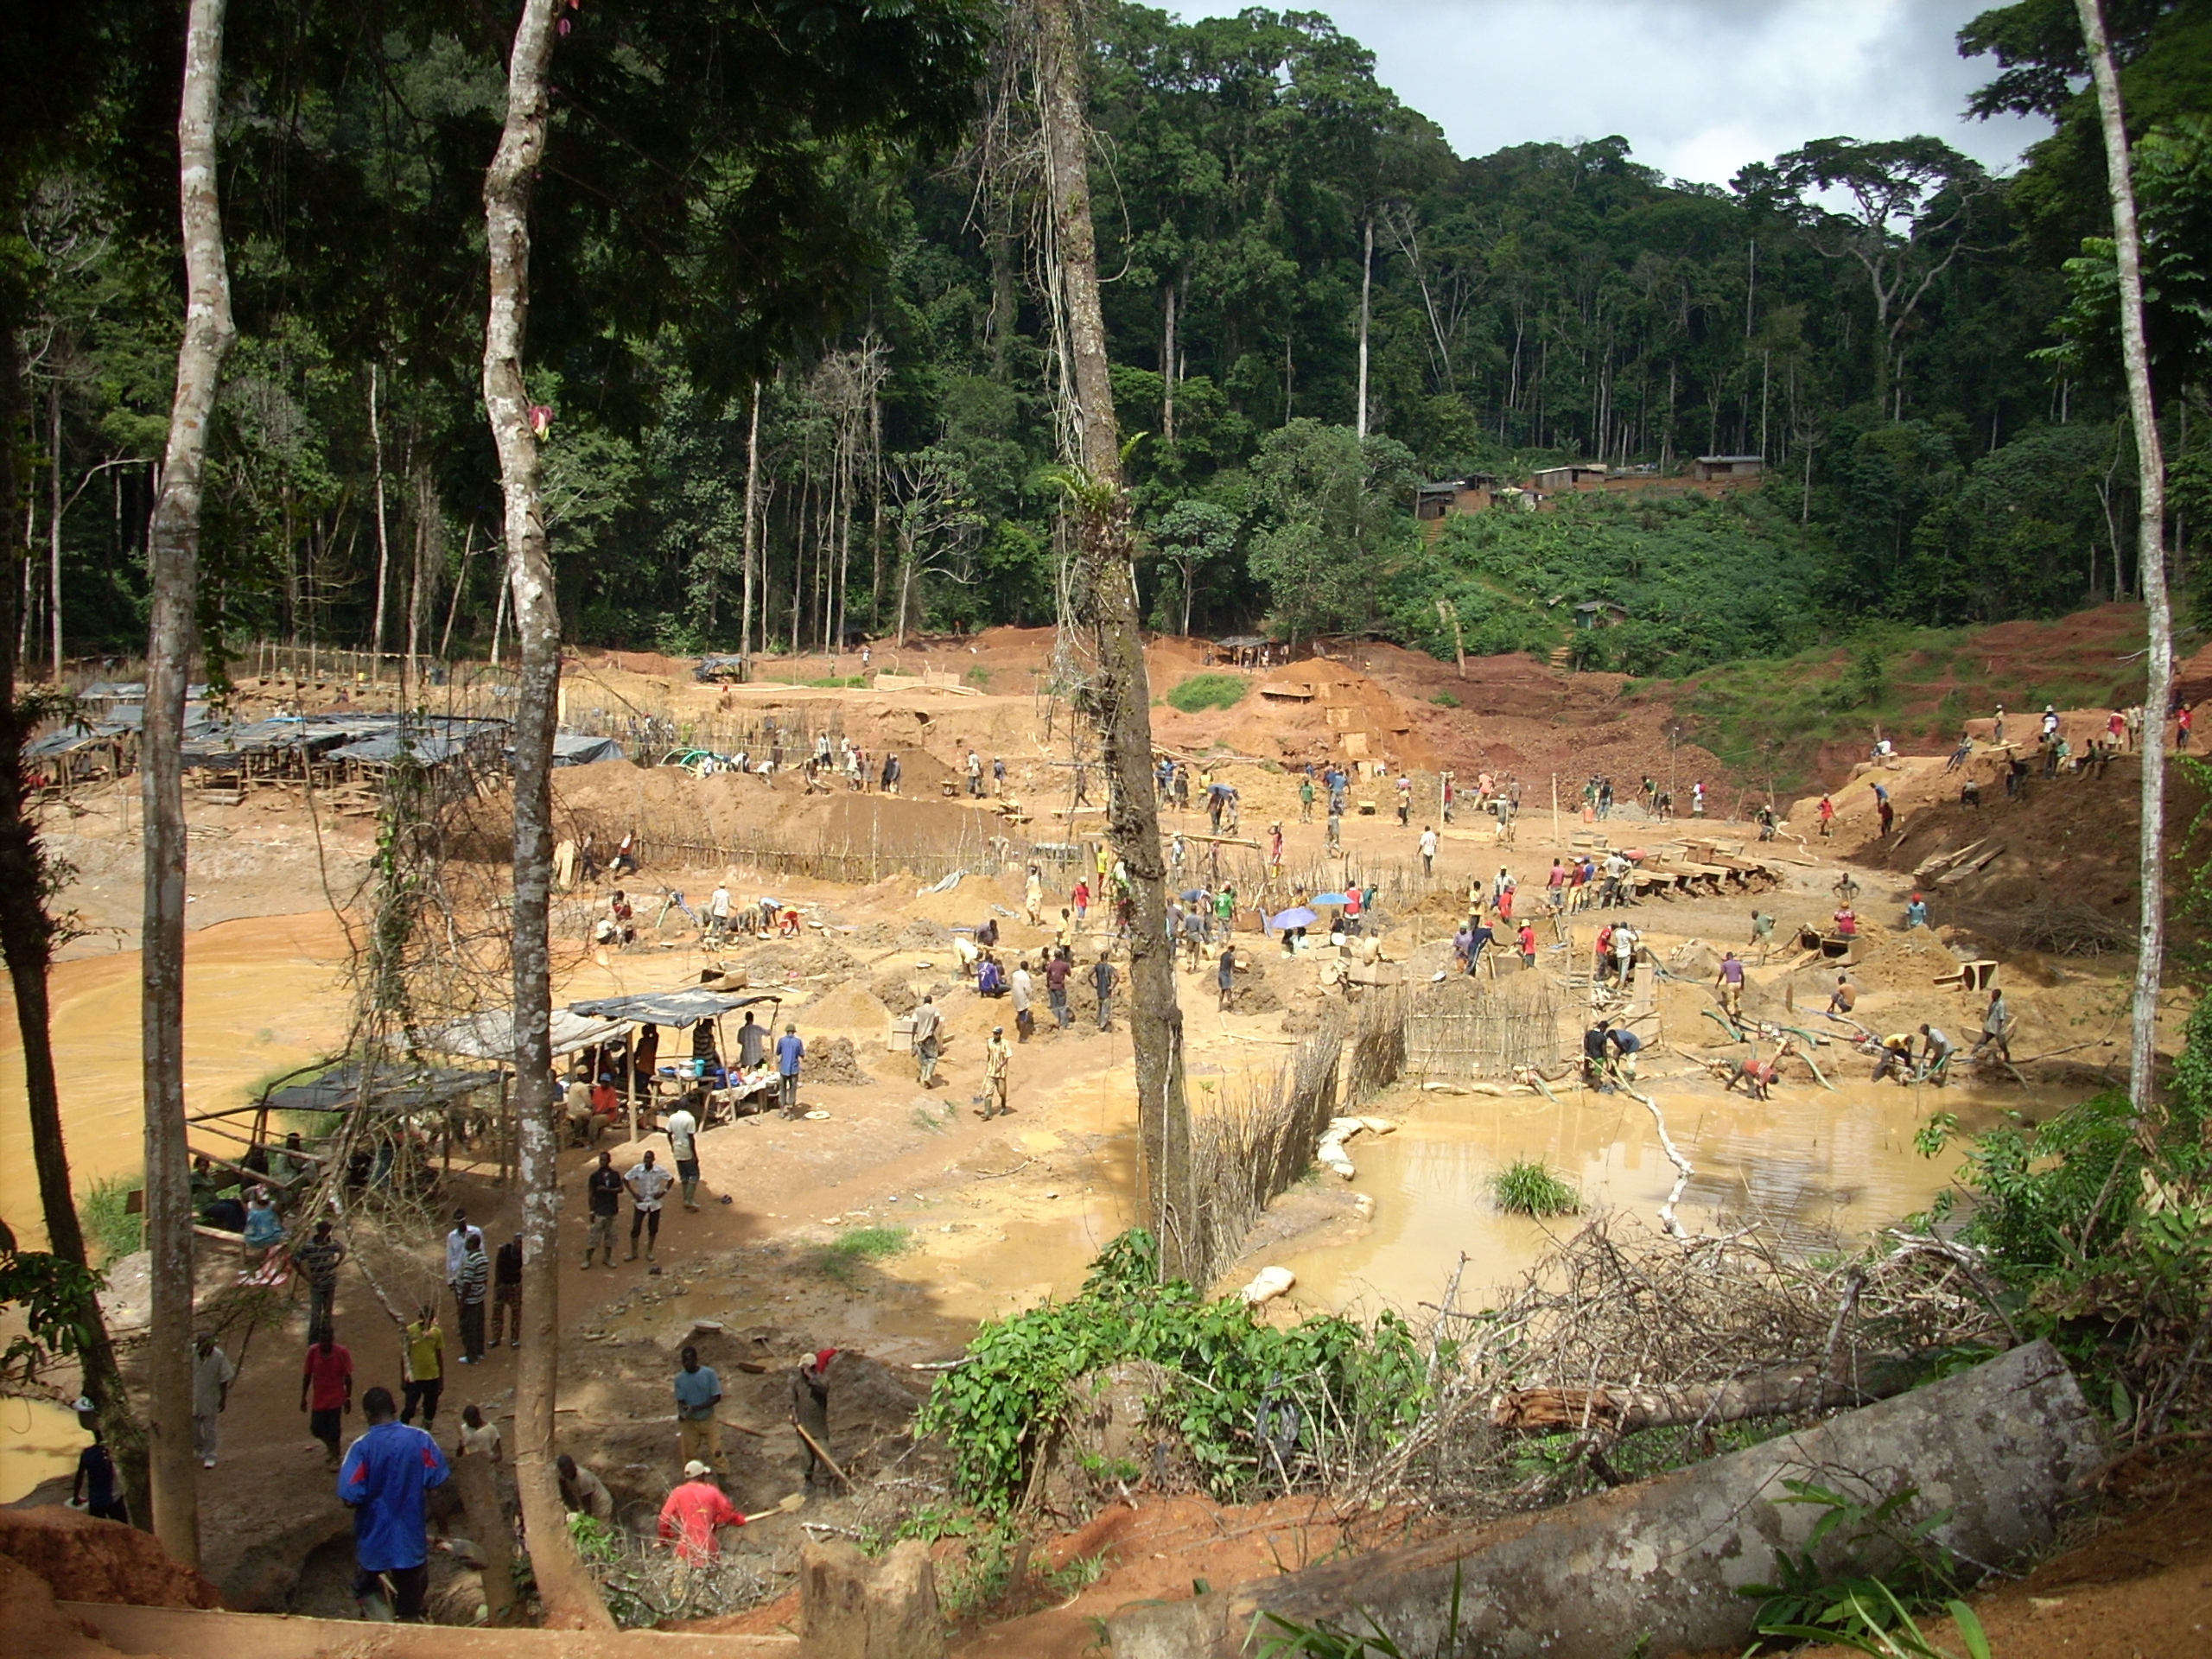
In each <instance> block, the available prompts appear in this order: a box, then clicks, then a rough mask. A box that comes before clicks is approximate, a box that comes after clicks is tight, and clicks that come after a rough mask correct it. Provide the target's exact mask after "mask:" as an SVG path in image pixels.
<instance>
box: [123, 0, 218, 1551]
mask: <svg viewBox="0 0 2212 1659" xmlns="http://www.w3.org/2000/svg"><path fill="white" fill-rule="evenodd" d="M222 80H223V0H192V10H191V15H190V18H189V20H188V22H187V24H186V28H185V41H184V98H183V103H182V105H181V108H180V109H179V111H178V112H177V120H176V147H177V162H178V194H179V197H180V199H181V207H182V214H183V224H184V272H185V314H184V340H183V343H182V344H181V346H178V348H177V354H176V397H175V402H174V403H172V404H171V405H170V408H169V436H168V451H167V453H166V454H165V455H164V456H163V458H162V493H161V499H159V500H158V501H156V503H155V505H154V520H153V525H152V528H151V530H150V531H149V538H148V539H149V548H148V563H149V566H150V567H151V573H152V586H153V614H152V618H151V620H150V624H149V628H148V631H147V640H146V715H145V735H144V738H143V741H142V743H141V745H140V749H139V754H140V762H139V764H140V768H141V770H140V782H141V788H142V790H143V803H144V813H145V823H146V913H145V919H144V922H143V926H142V928H141V930H140V937H141V939H142V941H143V944H142V946H141V957H142V961H143V969H144V975H145V995H144V1001H143V1004H142V1007H143V1021H142V1024H143V1052H144V1058H145V1077H146V1246H147V1249H148V1250H149V1252H150V1253H151V1255H152V1257H153V1262H152V1281H153V1282H152V1289H153V1318H152V1321H151V1324H150V1326H149V1331H148V1333H147V1344H148V1345H147V1355H146V1393H147V1400H148V1406H149V1414H148V1427H149V1431H150V1436H149V1438H150V1445H151V1458H152V1470H151V1475H152V1480H153V1488H154V1491H153V1499H154V1503H153V1509H154V1532H155V1534H156V1536H158V1537H159V1538H160V1539H161V1541H162V1548H164V1549H166V1550H167V1551H168V1553H169V1554H170V1555H171V1556H172V1557H174V1558H175V1560H178V1561H181V1562H182V1563H183V1564H184V1565H185V1566H187V1567H198V1566H199V1565H200V1505H199V1491H198V1484H197V1483H198V1478H199V1465H197V1463H196V1462H195V1461H194V1458H193V1455H192V1356H191V1347H192V1313H193V1310H192V1288H193V1282H192V1222H193V1215H192V1170H191V1161H190V1157H189V1154H188V1153H187V1151H186V1147H185V1123H184V858H185V837H184V753H183V750H184V698H185V690H186V688H187V685H188V683H189V681H190V680H191V677H192V659H193V657H194V654H195V653H196V652H197V651H198V649H199V644H200V639H199V614H198V613H199V606H200V486H201V477H202V474H203V471H204V469H205V467H206V464H207V427H208V422H209V420H210V418H211V417H212V416H213V413H214V408H215V392H216V388H217V385H218V383H219V379H220V377H221V374H222V367H223V358H224V356H225V354H226V353H228V352H229V350H230V349H231V342H232V340H233V339H235V338H236V337H237V330H236V329H235V328H234V327H232V324H231V278H230V271H229V269H228V267H227V266H226V264H225V262H224V257H223V215H222V205H221V203H220V201H219V200H218V199H217V196H216V191H215V160H216V158H215V122H216V115H217V111H218V108H219V105H220V102H221V95H222Z"/></svg>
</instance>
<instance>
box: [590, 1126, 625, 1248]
mask: <svg viewBox="0 0 2212 1659" xmlns="http://www.w3.org/2000/svg"><path fill="white" fill-rule="evenodd" d="M622 1192H623V1186H622V1177H621V1174H620V1172H619V1171H617V1170H616V1169H615V1167H614V1154H613V1153H611V1152H602V1153H601V1154H599V1167H598V1168H597V1169H594V1171H592V1173H591V1178H590V1179H588V1180H587V1181H586V1182H585V1183H584V1196H585V1197H586V1198H587V1199H588V1201H589V1203H590V1205H591V1223H590V1226H591V1230H590V1231H589V1232H588V1233H586V1234H585V1235H584V1266H585V1268H587V1269H588V1268H590V1266H591V1259H592V1257H593V1256H594V1255H597V1256H599V1257H600V1258H601V1262H602V1263H603V1264H604V1265H606V1266H607V1267H610V1268H611V1267H613V1265H614V1221H615V1217H618V1216H620V1214H621V1213H622Z"/></svg>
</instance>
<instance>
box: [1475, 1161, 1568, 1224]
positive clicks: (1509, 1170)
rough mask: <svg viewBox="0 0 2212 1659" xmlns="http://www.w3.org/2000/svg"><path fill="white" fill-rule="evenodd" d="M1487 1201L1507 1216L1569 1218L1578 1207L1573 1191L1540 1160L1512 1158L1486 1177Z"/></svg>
mask: <svg viewBox="0 0 2212 1659" xmlns="http://www.w3.org/2000/svg"><path fill="white" fill-rule="evenodd" d="M1490 1197H1491V1203H1492V1204H1495V1205H1497V1207H1498V1208H1499V1209H1501V1210H1503V1211H1506V1212H1507V1213H1508V1214H1509V1215H1516V1216H1571V1215H1573V1213H1574V1212H1575V1211H1577V1210H1579V1209H1580V1208H1581V1207H1582V1200H1581V1198H1580V1197H1579V1196H1578V1195H1577V1194H1576V1192H1575V1191H1574V1189H1573V1187H1571V1186H1569V1185H1567V1183H1566V1182H1565V1181H1563V1180H1561V1179H1560V1178H1559V1177H1558V1176H1556V1175H1554V1174H1553V1173H1552V1172H1551V1169H1550V1167H1549V1166H1548V1165H1546V1164H1545V1163H1544V1162H1543V1161H1542V1160H1541V1159H1533V1158H1516V1159H1515V1160H1513V1162H1511V1163H1510V1164H1508V1165H1507V1166H1505V1167H1504V1168H1503V1169H1501V1170H1499V1171H1498V1172H1497V1173H1496V1174H1495V1175H1493V1176H1491V1178H1490Z"/></svg>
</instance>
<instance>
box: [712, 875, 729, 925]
mask: <svg viewBox="0 0 2212 1659" xmlns="http://www.w3.org/2000/svg"><path fill="white" fill-rule="evenodd" d="M729 907H730V898H729V888H728V886H727V885H726V884H725V883H722V882H720V881H717V882H715V891H714V894H713V896H712V897H711V898H709V899H708V900H707V933H708V937H709V938H715V939H720V938H727V937H728V934H729Z"/></svg>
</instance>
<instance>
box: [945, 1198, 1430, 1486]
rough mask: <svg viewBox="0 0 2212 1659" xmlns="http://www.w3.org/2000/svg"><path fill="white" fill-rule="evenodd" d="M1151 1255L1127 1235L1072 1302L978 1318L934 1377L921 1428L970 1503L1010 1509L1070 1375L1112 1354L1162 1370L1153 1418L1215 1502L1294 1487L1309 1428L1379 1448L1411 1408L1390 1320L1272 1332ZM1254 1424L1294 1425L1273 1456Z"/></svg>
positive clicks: (1418, 1397)
mask: <svg viewBox="0 0 2212 1659" xmlns="http://www.w3.org/2000/svg"><path fill="white" fill-rule="evenodd" d="M1158 1262H1159V1251H1158V1247H1157V1245H1156V1244H1155V1243H1154V1241H1153V1239H1152V1238H1151V1236H1150V1235H1148V1234H1147V1233H1145V1232H1144V1231H1143V1230H1141V1229H1135V1230H1131V1231H1129V1232H1127V1233H1124V1234H1122V1236H1120V1237H1119V1238H1117V1239H1116V1240H1115V1241H1114V1242H1113V1243H1111V1244H1109V1245H1108V1246H1107V1248H1106V1249H1105V1250H1104V1251H1103V1253H1102V1254H1101V1255H1099V1257H1098V1259H1097V1260H1096V1262H1093V1263H1092V1267H1091V1272H1090V1276H1089V1277H1088V1278H1087V1279H1086V1280H1085V1281H1084V1288H1083V1291H1082V1293H1081V1294H1079V1295H1078V1296H1077V1297H1076V1298H1075V1299H1074V1300H1072V1301H1069V1302H1064V1303H1058V1304H1055V1305H1052V1306H1046V1307H1040V1308H1037V1309H1034V1310H1033V1311H1031V1312H1029V1313H1021V1314H1017V1315H1015V1316H1014V1317H1013V1318H1011V1319H1002V1320H995V1321H992V1322H990V1323H988V1324H986V1325H984V1326H983V1328H982V1330H981V1331H980V1332H978V1333H977V1334H976V1339H975V1340H974V1341H973V1342H971V1343H970V1344H969V1347H968V1353H967V1357H966V1361H965V1363H963V1364H962V1365H960V1366H959V1367H958V1368H957V1369H956V1370H951V1371H948V1372H946V1373H945V1374H944V1376H942V1377H941V1378H939V1379H938V1383H937V1386H936V1388H935V1389H933V1390H932V1391H931V1395H930V1397H929V1400H928V1402H926V1403H925V1405H924V1407H923V1408H922V1413H921V1416H920V1419H919V1421H918V1427H919V1429H920V1431H921V1432H922V1433H925V1434H941V1435H943V1436H944V1439H945V1440H946V1442H947V1444H948V1445H949V1446H950V1448H951V1451H952V1455H953V1465H954V1471H955V1474H956V1477H957V1481H958V1483H959V1486H960V1489H961V1491H963V1494H964V1495H965V1496H966V1497H968V1498H969V1500H970V1501H971V1502H973V1503H976V1504H978V1505H980V1506H982V1507H983V1508H984V1509H986V1510H994V1511H995V1510H1002V1509H1004V1508H1005V1507H1006V1506H1007V1505H1008V1504H1010V1503H1013V1501H1014V1498H1015V1497H1018V1496H1019V1495H1020V1491H1021V1490H1022V1487H1023V1484H1024V1483H1025V1482H1026V1480H1027V1478H1028V1474H1029V1467H1030V1460H1031V1459H1032V1458H1033V1456H1034V1454H1035V1452H1036V1451H1037V1449H1038V1447H1039V1445H1040V1444H1041V1442H1042V1440H1043V1438H1044V1436H1045V1435H1046V1433H1047V1432H1048V1431H1049V1429H1050V1427H1051V1426H1052V1423H1053V1422H1054V1421H1055V1420H1056V1419H1057V1418H1058V1414H1059V1413H1060V1412H1061V1411H1062V1410H1063V1409H1064V1408H1065V1407H1066V1406H1067V1404H1068V1402H1069V1399H1070V1389H1071V1387H1072V1385H1073V1384H1074V1383H1075V1381H1076V1379H1077V1378H1078V1377H1081V1376H1085V1375H1087V1374H1089V1373H1090V1372H1093V1371H1097V1370H1103V1369H1105V1368H1106V1367H1108V1366H1109V1365H1112V1364H1115V1363H1117V1362H1120V1361H1122V1360H1143V1361H1147V1362H1149V1363H1153V1364H1155V1365H1158V1366H1160V1367H1161V1368H1162V1369H1163V1370H1166V1371H1167V1372H1168V1373H1169V1374H1170V1376H1171V1379H1172V1380H1171V1381H1170V1383H1168V1385H1167V1387H1166V1389H1164V1390H1163V1391H1162V1392H1161V1394H1160V1396H1159V1398H1158V1399H1157V1400H1156V1401H1155V1402H1154V1415H1155V1420H1156V1421H1158V1422H1159V1423H1160V1425H1161V1426H1163V1427H1168V1428H1171V1429H1173V1431H1174V1432H1175V1433H1176V1434H1177V1435H1178V1436H1179V1438H1180V1440H1181V1441H1182V1443H1183V1445H1184V1447H1185V1450H1186V1451H1187V1452H1188V1453H1189V1454H1190V1456H1191V1457H1192V1460H1193V1461H1194V1462H1195V1463H1196V1464H1197V1465H1198V1471H1199V1473H1200V1477H1201V1478H1202V1479H1204V1481H1205V1484H1206V1485H1207V1487H1208V1489H1209V1490H1210V1491H1212V1492H1214V1493H1215V1494H1216V1495H1217V1496H1218V1497H1224V1498H1235V1497H1237V1496H1238V1495H1240V1494H1245V1493H1249V1492H1250V1491H1253V1490H1255V1489H1256V1488H1262V1487H1268V1486H1275V1487H1281V1486H1287V1485H1289V1484H1293V1483H1294V1481H1295V1480H1296V1479H1297V1478H1298V1472H1299V1470H1300V1467H1301V1466H1302V1464H1303V1460H1304V1459H1303V1456H1302V1452H1303V1450H1304V1449H1306V1448H1310V1447H1312V1446H1313V1445H1314V1444H1315V1437H1316V1436H1318V1435H1324V1434H1326V1435H1331V1436H1335V1435H1339V1434H1344V1433H1349V1434H1351V1435H1352V1436H1354V1437H1356V1438H1357V1439H1358V1440H1361V1441H1362V1442H1363V1443H1365V1444H1368V1445H1370V1446H1374V1447H1376V1448H1377V1449H1379V1448H1380V1447H1381V1446H1385V1445H1387V1444H1388V1443H1389V1440H1390V1439H1391V1437H1392V1436H1393V1434H1394V1433H1395V1432H1396V1431H1397V1430H1398V1429H1400V1428H1401V1427H1403V1426H1404V1425H1405V1424H1407V1423H1408V1422H1409V1421H1412V1419H1413V1417H1414V1414H1416V1413H1417V1412H1418V1411H1419V1409H1420V1408H1421V1402H1422V1400H1423V1399H1424V1398H1425V1397H1426V1390H1427V1368H1426V1366H1425V1364H1424V1363H1423V1362H1422V1360H1421V1355H1420V1352H1419V1351H1418V1349H1417V1348H1416V1346H1415V1344H1414V1339H1413V1334H1412V1332H1411V1331H1410V1330H1409V1329H1408V1327H1407V1326H1406V1325H1405V1324H1404V1322H1403V1321H1402V1320H1400V1319H1397V1318H1396V1317H1395V1316H1394V1315H1389V1314H1385V1315H1384V1316H1383V1318H1382V1319H1378V1320H1377V1321H1376V1324H1375V1325H1374V1327H1373V1329H1372V1330H1367V1329H1363V1328H1362V1327H1361V1326H1359V1325H1355V1324H1353V1323H1352V1322H1351V1321H1350V1320H1348V1319H1338V1318H1333V1317H1328V1318H1319V1319H1306V1320H1305V1321H1303V1322H1301V1323H1300V1324H1299V1325H1294V1326H1291V1327H1289V1328H1287V1329H1279V1328H1276V1327H1273V1326H1269V1325H1262V1324H1260V1323H1258V1322H1257V1321H1256V1320H1255V1318H1254V1316H1253V1313H1252V1310H1251V1309H1250V1308H1249V1307H1248V1306H1245V1305H1244V1304H1243V1302H1241V1301H1239V1300H1236V1299H1235V1298H1227V1299H1224V1300H1221V1301H1215V1302H1210V1301H1206V1300H1203V1299H1201V1298H1200V1297H1199V1295H1198V1293H1197V1292H1195V1291H1194V1290H1192V1287H1190V1286H1189V1285H1187V1284H1185V1283H1184V1282H1182V1281H1179V1280H1173V1281H1168V1282H1166V1283H1165V1284H1161V1283H1159V1282H1157V1274H1158ZM1324 1408H1325V1409H1324ZM1263 1421H1264V1422H1266V1423H1267V1424H1268V1425H1270V1426H1271V1431H1270V1432H1272V1426H1281V1425H1289V1426H1292V1427H1294V1439H1293V1440H1292V1443H1291V1445H1290V1446H1289V1448H1288V1450H1287V1452H1284V1453H1283V1454H1282V1456H1281V1459H1280V1461H1278V1459H1277V1456H1276V1453H1275V1452H1274V1449H1273V1448H1272V1447H1271V1446H1263V1445H1262V1444H1261V1440H1262V1438H1263V1437H1262V1436H1261V1435H1260V1434H1259V1433H1258V1432H1257V1431H1258V1428H1259V1427H1260V1426H1261V1425H1262V1422H1263Z"/></svg>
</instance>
